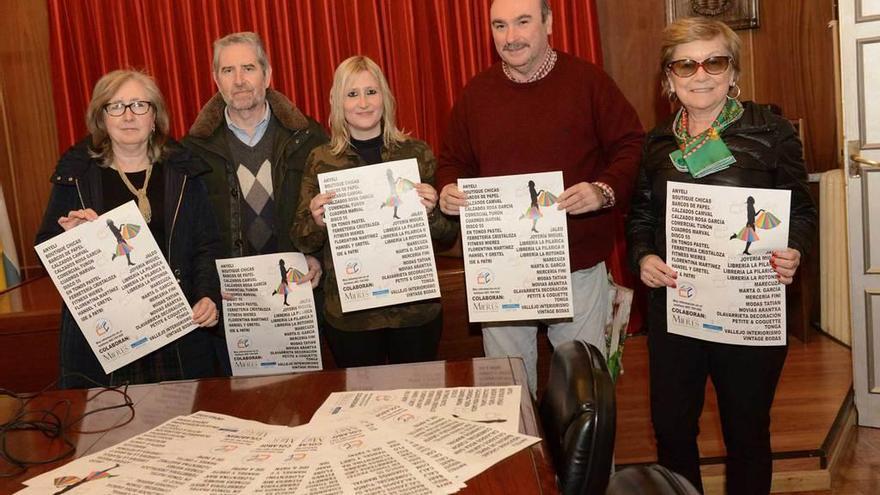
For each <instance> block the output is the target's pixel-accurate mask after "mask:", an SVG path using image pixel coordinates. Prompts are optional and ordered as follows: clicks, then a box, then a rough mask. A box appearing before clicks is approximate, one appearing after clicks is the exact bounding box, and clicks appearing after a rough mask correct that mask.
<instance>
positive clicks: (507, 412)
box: [310, 385, 522, 433]
mask: <svg viewBox="0 0 880 495" xmlns="http://www.w3.org/2000/svg"><path fill="white" fill-rule="evenodd" d="M521 398H522V387H521V386H519V385H511V386H506V387H456V388H433V389H405V390H404V389H401V390H382V391H357V392H355V391H352V392H334V393H332V394H330V396H329V397H327V400H325V401H324V403H323V404H322V405H321V407H319V408H318V410H317V411H315V414H314V415H312V419H311V420H310V422H311V423H317V422H322V421H328V420H331V419H333V418H334V417H339V416H342V415H346V414H349V413H351V412H352V411H357V410H368V409H371V408H374V407H376V406H379V405H386V404H398V405H402V406H406V407H409V408H412V409H415V410H417V411H421V412H427V413H430V414H436V415H439V416H444V417H448V418H455V419H460V420H463V421H470V422H475V423H481V424H485V425H490V426H493V427H495V428H500V429H502V430H504V431H507V432H508V433H517V432H518V431H519V408H520V401H521Z"/></svg>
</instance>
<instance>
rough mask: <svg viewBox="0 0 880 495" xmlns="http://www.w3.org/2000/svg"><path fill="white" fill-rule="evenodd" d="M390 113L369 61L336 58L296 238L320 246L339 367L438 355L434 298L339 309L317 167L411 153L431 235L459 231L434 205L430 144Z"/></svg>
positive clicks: (450, 236)
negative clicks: (324, 126)
mask: <svg viewBox="0 0 880 495" xmlns="http://www.w3.org/2000/svg"><path fill="white" fill-rule="evenodd" d="M394 116H395V101H394V96H393V95H392V94H391V89H390V88H389V87H388V81H387V80H386V79H385V75H384V74H383V73H382V70H381V69H380V68H379V66H378V65H376V63H375V62H373V61H372V60H370V59H369V58H368V57H365V56H355V57H351V58H349V59H347V60H345V61H344V62H342V63H341V64H339V67H337V69H336V73H335V75H334V76H333V87H332V88H331V90H330V134H331V136H330V142H329V143H327V144H324V145H322V146H319V147H317V148H315V149H314V150H313V151H312V153H311V155H309V159H308V161H307V162H306V172H305V175H304V176H303V179H302V190H301V192H300V202H299V207H298V208H297V212H296V221H295V222H294V227H293V239H294V244H295V245H296V246H297V247H298V248H299V249H300V250H301V251H302V252H303V253H307V254H311V253H318V252H319V251H321V250H323V257H324V267H325V268H324V270H325V271H324V293H325V305H324V316H325V320H326V324H325V325H324V327H323V328H322V332H323V335H324V338H325V339H326V341H327V343H328V344H329V346H330V350H331V351H332V352H333V357H334V360H335V361H336V365H337V366H339V367H341V368H348V367H354V366H368V365H376V364H385V363H406V362H417V361H430V360H432V359H434V358H435V357H436V354H437V344H438V343H439V341H440V333H441V331H442V328H443V321H442V318H441V313H440V302H439V301H428V302H422V301H420V302H415V303H408V304H400V305H396V306H390V307H383V308H377V309H368V310H363V311H355V312H350V313H345V314H343V313H342V306H341V303H340V300H339V288H338V287H337V285H336V274H335V273H334V270H333V260H332V257H331V253H330V244H329V243H328V242H327V230H326V225H325V223H324V219H323V215H324V206H325V205H326V204H327V203H330V202H331V201H332V200H333V196H332V194H328V193H320V191H319V188H318V180H317V176H318V174H321V173H325V172H333V171H337V170H344V169H348V168H352V167H359V166H363V165H372V164H375V163H383V162H388V161H393V160H403V159H408V158H415V159H416V160H417V161H418V163H419V174H420V176H421V180H422V182H421V183H419V184H415V186H414V187H415V189H416V191H418V194H419V196H420V197H421V201H422V204H423V205H424V206H425V208H426V209H427V211H428V217H429V219H430V228H431V236H432V237H433V238H434V240H435V242H439V243H442V244H448V243H451V242H453V241H454V240H455V237H456V235H457V232H456V229H455V228H454V226H453V224H451V223H450V222H449V221H448V220H446V218H445V217H444V216H443V215H442V214H440V213H439V212H435V211H434V208H435V206H436V204H437V191H436V189H434V186H433V184H434V171H435V169H436V161H435V159H434V155H433V153H431V149H430V148H429V147H428V145H427V144H425V143H424V142H422V141H419V140H418V139H413V138H411V137H409V136H407V135H406V134H404V133H403V132H402V131H400V129H398V128H397V125H396V123H395V119H394Z"/></svg>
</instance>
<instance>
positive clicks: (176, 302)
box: [36, 201, 196, 374]
mask: <svg viewBox="0 0 880 495" xmlns="http://www.w3.org/2000/svg"><path fill="white" fill-rule="evenodd" d="M114 231H115V233H114ZM117 235H119V239H117V237H116V236H117ZM36 251H37V254H38V255H39V257H40V260H41V261H42V262H43V265H44V266H45V267H46V271H47V272H48V273H49V276H50V277H51V278H52V282H54V283H55V287H56V288H57V289H58V292H59V293H60V294H61V297H62V299H64V303H65V304H66V305H67V308H68V309H69V310H70V312H71V314H72V315H73V318H74V319H75V320H76V323H77V325H79V328H80V330H82V333H83V336H84V337H85V338H86V341H88V343H89V346H90V347H91V348H92V352H94V353H95V356H97V358H98V362H100V363H101V367H102V368H103V369H104V372H105V373H108V374H109V373H110V372H112V371H115V370H117V369H119V368H121V367H123V366H125V365H126V364H129V363H131V362H132V361H135V360H137V359H139V358H141V357H143V356H145V355H147V354H149V353H151V352H153V351H155V350H156V349H159V348H161V347H162V346H164V345H166V344H168V343H170V342H173V341H174V340H177V339H179V338H180V337H183V336H184V335H186V334H187V333H189V332H190V331H192V330H194V329H195V328H196V325H195V324H193V322H192V309H191V308H190V305H189V303H188V302H187V300H186V297H184V295H183V292H181V290H180V287H179V286H178V285H177V282H176V280H175V277H174V274H173V273H171V268H169V267H168V263H167V262H166V261H165V258H164V257H163V256H162V252H161V251H160V250H159V246H158V245H157V244H156V240H155V239H154V238H153V234H152V233H151V232H150V229H149V228H148V225H147V222H146V221H145V220H144V217H143V216H142V215H141V213H140V211H138V209H137V207H136V206H135V204H134V201H130V202H128V203H126V204H124V205H122V206H120V207H118V208H115V209H113V210H110V211H108V212H107V213H105V214H103V215H101V216H100V217H98V219H97V220H94V221H92V222H85V223H83V224H81V225H78V226H77V227H75V228H73V229H71V230H69V231H67V232H64V233H62V234H59V235H57V236H55V237H53V238H52V239H49V240H48V241H46V242H43V243H41V244H39V245H37V246H36ZM126 251H128V256H126V253H125V252H126ZM129 260H130V261H129Z"/></svg>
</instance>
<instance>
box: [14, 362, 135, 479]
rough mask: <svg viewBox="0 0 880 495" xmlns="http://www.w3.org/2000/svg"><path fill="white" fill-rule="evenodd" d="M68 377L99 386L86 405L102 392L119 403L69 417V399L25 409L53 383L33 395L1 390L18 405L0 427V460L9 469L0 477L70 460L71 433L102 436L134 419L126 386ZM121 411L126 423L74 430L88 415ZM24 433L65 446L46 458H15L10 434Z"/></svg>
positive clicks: (72, 450)
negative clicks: (126, 413)
mask: <svg viewBox="0 0 880 495" xmlns="http://www.w3.org/2000/svg"><path fill="white" fill-rule="evenodd" d="M70 375H72V376H78V377H80V378H84V379H85V380H87V381H89V382H91V383H93V384H95V385H96V386H97V387H100V389H99V390H98V391H97V392H96V393H95V394H94V395H91V396H90V397H88V398H87V399H86V402H90V401H92V400H94V399H96V398H98V397H100V396H101V395H103V394H105V393H115V394H119V395H120V396H121V403H119V404H113V405H109V406H102V407H98V408H95V409H92V410H90V411H86V412H84V413H82V414H80V415H79V416H76V417H71V408H72V406H73V404H72V403H71V401H70V400H67V399H63V400H59V401H57V402H55V404H53V405H52V406H51V407H50V408H48V409H32V410H29V409H28V405H29V404H30V403H31V402H32V401H34V400H35V399H38V398H40V397H41V396H43V394H44V393H45V392H46V391H48V390H50V389H52V388H53V387H54V386H55V385H56V383H57V382H52V383H51V384H49V385H48V386H47V387H46V388H44V389H43V390H41V391H39V392H36V393H33V394H19V393H16V392H13V391H11V390H7V389H2V388H0V397H9V398H11V399H14V400H17V401H18V402H19V405H18V409H17V410H16V412H15V413H14V414H13V415H12V416H11V418H10V419H9V420H8V421H6V422H4V423H2V424H0V460H3V461H6V463H8V464H9V465H10V466H12V469H11V470H9V471H5V472H0V478H9V477H14V476H18V475H20V474H22V473H24V472H25V471H27V469H28V468H29V467H30V466H39V465H43V464H51V463H53V462H57V461H59V460H61V459H64V458H67V457H70V456H71V455H73V454H74V452H76V443H74V441H73V440H72V439H71V437H70V435H71V434H78V435H87V434H92V433H103V432H107V431H110V430H113V429H116V428H119V427H121V426H124V425H126V424H128V423H130V422H131V421H132V420H133V419H134V414H135V411H134V401H132V399H131V397H130V396H129V395H128V384H127V383H125V384H122V385H116V386H111V387H105V386H103V385H102V384H100V383H98V382H95V381H94V380H92V379H91V378H89V377H87V376H85V375H81V374H79V373H71V374H70ZM122 408H127V409H128V410H129V412H130V415H129V416H128V418H127V419H125V421H123V422H121V423H119V424H116V425H113V426H111V427H109V428H104V429H100V430H90V431H83V430H78V429H74V428H73V427H74V426H76V425H78V424H80V423H82V421H83V420H84V419H85V418H87V417H89V416H92V415H94V414H98V413H101V412H105V411H112V410H116V409H122ZM27 431H37V432H40V433H42V434H43V435H44V436H46V437H48V438H50V439H58V440H60V441H61V442H62V443H63V444H64V446H65V448H64V450H63V451H62V452H61V453H59V454H57V455H55V456H52V457H47V458H28V459H25V458H21V457H18V456H16V455H14V454H13V453H12V452H10V450H9V438H10V435H12V434H14V433H16V432H27Z"/></svg>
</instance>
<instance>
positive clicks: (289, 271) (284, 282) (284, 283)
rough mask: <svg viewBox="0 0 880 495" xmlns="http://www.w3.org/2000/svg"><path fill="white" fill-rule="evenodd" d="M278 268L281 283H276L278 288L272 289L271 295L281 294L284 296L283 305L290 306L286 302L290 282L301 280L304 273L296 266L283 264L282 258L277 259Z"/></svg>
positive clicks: (303, 278)
mask: <svg viewBox="0 0 880 495" xmlns="http://www.w3.org/2000/svg"><path fill="white" fill-rule="evenodd" d="M278 269H279V271H280V272H281V283H280V284H278V288H276V289H275V290H274V291H272V295H273V296H274V295H275V294H282V295H283V296H284V305H285V306H290V304H287V294H289V293H290V284H292V283H293V284H298V283H300V282H303V281H304V280H305V277H306V275H305V274H304V273H303V272H301V271H299V270H297V269H296V268H287V267H286V266H284V260H283V259H282V260H278Z"/></svg>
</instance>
